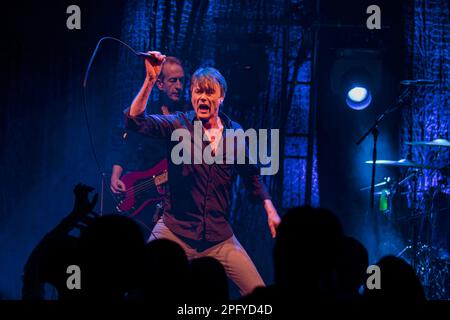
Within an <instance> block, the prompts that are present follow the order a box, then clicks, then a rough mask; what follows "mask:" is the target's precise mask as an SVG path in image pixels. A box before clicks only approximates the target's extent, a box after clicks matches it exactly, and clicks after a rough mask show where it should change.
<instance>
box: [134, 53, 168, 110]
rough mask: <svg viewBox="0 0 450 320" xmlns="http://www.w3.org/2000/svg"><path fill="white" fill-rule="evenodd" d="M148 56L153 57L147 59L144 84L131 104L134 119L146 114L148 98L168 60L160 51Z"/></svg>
mask: <svg viewBox="0 0 450 320" xmlns="http://www.w3.org/2000/svg"><path fill="white" fill-rule="evenodd" d="M148 54H149V55H150V56H151V57H148V58H147V57H146V58H145V70H146V76H145V80H144V84H143V85H142V87H141V90H139V93H138V94H137V96H136V97H135V98H134V100H133V102H132V103H131V107H130V116H132V117H136V116H138V115H140V114H143V113H144V111H145V107H146V106H147V102H148V97H149V96H150V93H151V92H152V88H153V86H154V85H155V82H156V80H157V79H158V76H159V74H160V73H161V67H162V64H163V62H164V59H165V58H166V56H165V55H163V54H161V52H158V51H149V52H148Z"/></svg>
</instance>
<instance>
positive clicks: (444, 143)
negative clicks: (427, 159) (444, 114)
mask: <svg viewBox="0 0 450 320" xmlns="http://www.w3.org/2000/svg"><path fill="white" fill-rule="evenodd" d="M405 144H409V145H412V146H431V147H447V148H450V141H448V140H446V139H434V140H432V141H411V142H409V141H408V142H405Z"/></svg>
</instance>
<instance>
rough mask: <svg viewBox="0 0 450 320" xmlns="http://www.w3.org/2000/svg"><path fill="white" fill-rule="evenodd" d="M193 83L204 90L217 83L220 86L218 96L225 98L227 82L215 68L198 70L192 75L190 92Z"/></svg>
mask: <svg viewBox="0 0 450 320" xmlns="http://www.w3.org/2000/svg"><path fill="white" fill-rule="evenodd" d="M195 83H198V84H199V86H200V87H206V88H210V87H212V84H214V83H217V84H218V85H219V86H220V94H221V95H222V97H225V94H226V93H227V82H226V80H225V78H224V77H223V75H222V74H221V73H220V72H219V70H217V69H215V68H211V67H206V68H198V69H197V70H196V71H195V72H194V74H193V75H192V80H191V91H192V89H193V88H194V84H195Z"/></svg>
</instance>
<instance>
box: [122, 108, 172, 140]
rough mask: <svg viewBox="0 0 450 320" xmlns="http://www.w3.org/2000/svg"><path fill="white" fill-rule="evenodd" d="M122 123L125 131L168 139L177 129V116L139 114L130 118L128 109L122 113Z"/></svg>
mask: <svg viewBox="0 0 450 320" xmlns="http://www.w3.org/2000/svg"><path fill="white" fill-rule="evenodd" d="M123 113H124V123H125V128H126V129H127V130H132V131H136V132H139V133H141V134H144V135H147V136H151V137H159V138H170V136H171V134H172V132H173V131H174V130H175V129H176V128H177V127H179V120H178V117H177V115H176V114H175V115H145V114H140V115H138V116H135V117H132V116H131V115H130V108H127V109H125V110H124V111H123Z"/></svg>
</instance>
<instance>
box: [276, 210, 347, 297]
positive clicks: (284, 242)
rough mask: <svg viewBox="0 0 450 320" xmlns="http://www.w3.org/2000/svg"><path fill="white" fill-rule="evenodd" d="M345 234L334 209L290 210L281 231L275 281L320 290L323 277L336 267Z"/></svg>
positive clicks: (288, 285)
mask: <svg viewBox="0 0 450 320" xmlns="http://www.w3.org/2000/svg"><path fill="white" fill-rule="evenodd" d="M342 237H343V232H342V227H341V224H340V222H339V220H338V219H337V217H336V216H335V215H334V214H333V213H332V212H331V211H329V210H326V209H315V208H312V207H309V206H303V207H299V208H292V209H289V210H288V212H287V213H286V214H285V215H284V217H283V218H282V220H281V223H280V225H279V227H278V230H277V238H276V242H275V247H274V265H275V283H276V284H277V285H279V286H281V287H290V286H296V287H298V286H300V285H301V286H302V288H304V289H305V290H318V291H320V290H321V288H319V286H321V284H320V283H321V282H322V280H323V279H325V278H327V277H330V274H331V273H332V272H333V271H334V270H335V269H336V266H337V261H338V257H339V255H340V250H341V244H342ZM311 287H312V288H311Z"/></svg>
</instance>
